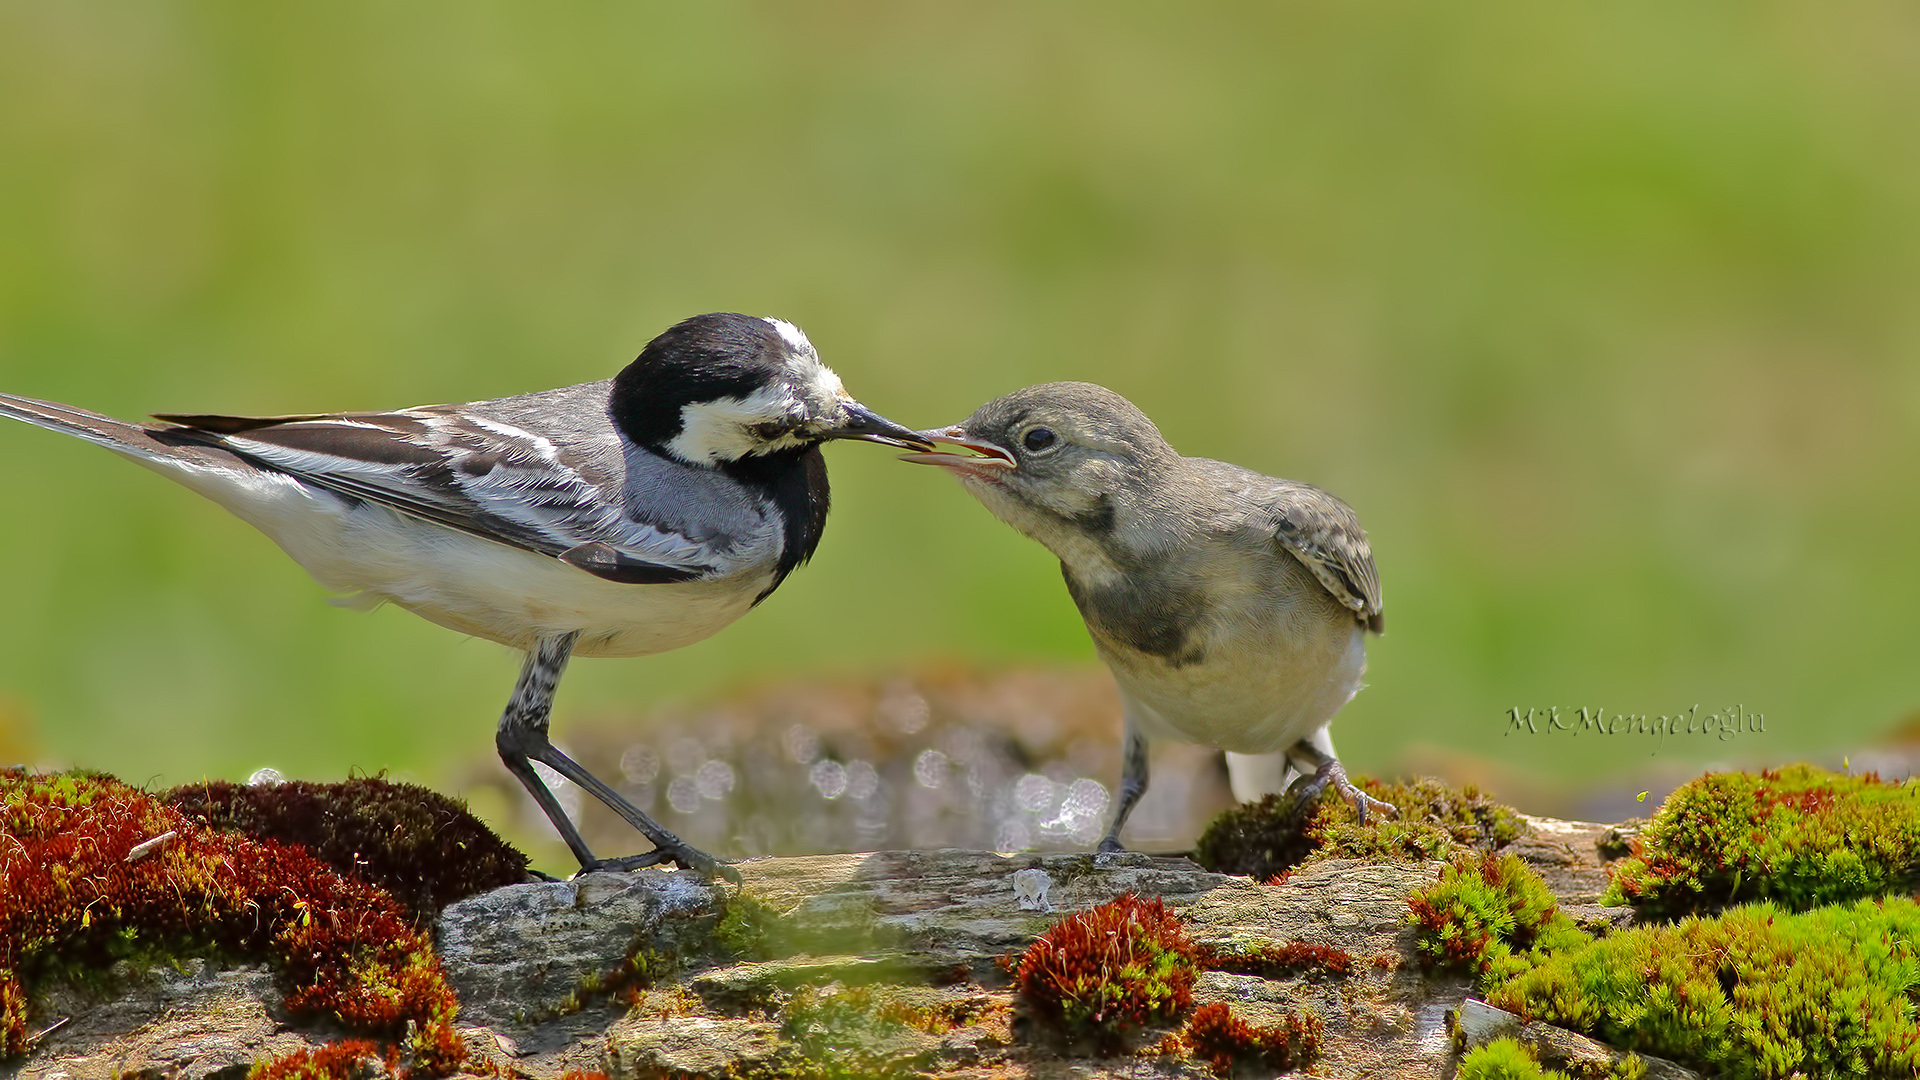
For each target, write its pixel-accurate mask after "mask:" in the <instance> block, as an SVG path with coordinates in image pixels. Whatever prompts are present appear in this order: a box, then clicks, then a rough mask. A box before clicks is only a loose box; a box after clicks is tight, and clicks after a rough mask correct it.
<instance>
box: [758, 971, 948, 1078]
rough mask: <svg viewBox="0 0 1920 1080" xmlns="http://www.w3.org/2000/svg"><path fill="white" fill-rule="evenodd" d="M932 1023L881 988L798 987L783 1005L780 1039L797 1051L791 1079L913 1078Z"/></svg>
mask: <svg viewBox="0 0 1920 1080" xmlns="http://www.w3.org/2000/svg"><path fill="white" fill-rule="evenodd" d="M937 1024H938V1021H937V1020H936V1018H934V1017H933V1016H932V1014H930V1013H929V1012H927V1010H924V1009H920V1008H916V1007H914V1006H912V1005H909V1004H907V1003H906V1002H904V1001H902V1000H900V999H899V998H898V997H896V996H894V995H893V994H892V993H890V992H889V991H888V990H886V989H885V988H881V987H872V986H856V987H830V988H826V989H816V988H813V987H802V988H800V989H798V990H796V991H794V993H793V996H792V998H791V999H789V1000H788V1002H787V1005H786V1008H785V1010H784V1011H783V1016H782V1020H781V1024H780V1034H781V1035H783V1036H785V1037H786V1038H787V1039H788V1040H790V1041H791V1042H792V1043H793V1044H794V1046H795V1047H796V1048H797V1049H798V1050H799V1052H800V1054H801V1058H802V1060H801V1061H799V1062H796V1063H792V1064H791V1065H790V1071H789V1072H788V1073H787V1075H791V1076H793V1077H795V1078H796V1080H894V1078H896V1077H907V1076H913V1075H916V1074H917V1073H918V1072H919V1071H920V1070H922V1069H923V1068H924V1067H926V1065H927V1064H928V1063H929V1059H930V1057H931V1053H932V1049H933V1047H932V1045H931V1044H930V1043H929V1042H928V1040H927V1039H925V1038H924V1037H922V1036H921V1033H923V1032H926V1031H928V1030H930V1029H932V1028H933V1027H935V1026H936V1025H937Z"/></svg>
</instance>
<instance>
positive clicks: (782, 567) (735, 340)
mask: <svg viewBox="0 0 1920 1080" xmlns="http://www.w3.org/2000/svg"><path fill="white" fill-rule="evenodd" d="M608 410H609V412H610V414H611V415H612V417H613V422H614V423H615V424H616V425H618V427H619V428H620V430H621V431H622V432H623V433H624V434H625V435H626V436H627V438H629V439H631V440H633V441H634V442H635V443H636V444H638V445H640V446H643V447H645V448H647V449H648V450H651V451H653V452H655V453H657V454H660V455H662V456H664V457H667V458H671V459H673V460H675V461H679V462H681V463H683V464H686V465H691V466H695V467H700V468H710V469H717V470H719V471H720V472H723V473H726V474H727V475H728V476H730V477H732V478H733V479H735V480H737V481H739V482H740V483H741V484H743V485H745V486H746V487H748V488H749V489H751V490H754V491H756V492H759V493H760V494H761V495H762V496H764V497H765V498H766V499H768V500H769V501H770V502H771V503H772V504H773V506H774V507H775V508H776V509H777V511H778V512H779V514H780V515H781V517H782V519H783V522H784V534H785V535H784V543H783V545H782V548H781V554H780V561H779V563H778V565H777V566H776V567H775V568H774V576H773V583H772V584H770V585H768V586H767V588H766V590H765V591H764V592H762V593H761V594H760V595H759V597H758V598H756V599H755V600H754V603H756V604H757V603H759V602H760V601H761V600H764V599H766V597H767V596H768V595H770V594H771V593H772V592H773V590H774V589H776V588H778V587H779V585H780V582H781V581H783V580H785V578H786V576H787V574H788V573H789V572H791V571H792V570H793V569H794V567H796V566H799V565H800V564H801V563H803V562H806V561H807V560H808V559H810V558H812V557H813V551H814V548H816V547H818V546H819V544H820V536H821V534H822V533H823V532H824V531H825V530H826V526H827V507H828V505H829V501H830V490H829V488H828V486H827V463H826V459H825V458H824V457H822V456H821V453H820V444H821V443H823V442H826V441H828V440H830V439H862V440H865V441H867V442H877V443H884V444H887V445H889V446H902V447H906V448H908V449H912V450H931V449H933V446H932V444H931V443H929V442H927V440H926V438H925V437H924V436H922V435H921V434H920V433H919V432H917V431H914V430H912V429H911V428H906V427H902V426H901V425H899V424H896V423H894V422H893V421H891V420H889V419H887V418H886V417H884V416H881V415H880V414H879V413H876V412H874V411H873V410H872V409H869V408H867V407H866V406H865V405H862V404H860V403H859V402H858V401H855V400H854V399H853V397H852V395H850V394H848V393H847V391H846V388H845V387H843V386H842V385H840V376H838V375H835V374H834V373H833V369H832V368H829V367H827V366H826V365H825V364H822V363H821V362H820V356H819V354H818V353H816V352H815V351H814V349H813V343H812V342H810V341H808V340H807V335H805V334H803V333H801V332H800V328H799V327H797V326H795V325H793V324H792V323H790V322H783V321H781V320H779V319H756V318H754V317H752V316H750V315H736V314H732V313H729V312H720V313H716V314H712V315H695V316H693V317H692V318H690V319H685V320H682V321H681V322H679V323H676V324H674V325H673V326H671V327H668V328H667V330H666V331H665V332H664V333H662V334H661V335H660V336H659V337H656V338H654V339H653V340H652V341H649V342H648V343H647V347H646V348H644V349H642V350H641V351H640V356H639V358H638V359H636V360H634V362H633V363H631V364H628V365H627V366H626V368H625V369H624V370H622V371H621V372H620V374H619V375H617V376H615V377H614V380H613V394H612V398H611V400H610V402H609V404H608Z"/></svg>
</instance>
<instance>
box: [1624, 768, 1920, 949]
mask: <svg viewBox="0 0 1920 1080" xmlns="http://www.w3.org/2000/svg"><path fill="white" fill-rule="evenodd" d="M1916 880H1920V782H1915V781H1909V782H1907V783H1904V784H1894V783H1885V782H1882V781H1881V780H1880V778H1879V777H1878V776H1875V775H1873V774H1867V775H1864V776H1848V775H1844V774H1840V773H1831V772H1826V771H1825V770H1822V769H1817V768H1814V767H1813V766H1810V765H1795V766H1791V767H1788V768H1785V769H1781V770H1779V771H1777V772H1763V773H1760V774H1759V775H1757V776H1755V775H1749V774H1745V773H1716V774H1709V775H1707V776H1703V777H1701V778H1700V779H1698V780H1694V781H1692V782H1691V783H1688V784H1686V785H1685V786H1683V787H1681V788H1680V789H1679V790H1677V791H1675V792H1674V793H1673V795H1672V796H1670V797H1669V798H1668V799H1667V801H1666V803H1665V805H1663V806H1661V808H1660V810H1659V812H1658V813H1657V814H1655V815H1654V818H1653V821H1652V822H1650V823H1649V824H1648V825H1647V827H1646V829H1645V830H1644V831H1642V832H1641V834H1640V836H1639V839H1638V840H1636V841H1635V842H1634V844H1633V855H1632V856H1631V857H1630V858H1627V859H1624V860H1622V861H1621V862H1620V863H1619V864H1618V865H1617V866H1615V867H1614V870H1613V883H1612V884H1611V885H1610V886H1609V887H1608V889H1607V893H1606V895H1605V897H1603V900H1604V902H1606V903H1612V904H1621V903H1631V904H1633V905H1634V906H1635V907H1636V908H1638V909H1640V910H1642V911H1645V912H1648V913H1651V914H1658V915H1662V916H1678V915H1684V914H1689V913H1694V912H1699V911H1703V910H1710V909H1712V908H1716V907H1721V906H1724V905H1726V904H1729V903H1735V902H1740V901H1748V900H1763V899H1764V900H1772V901H1775V902H1776V903H1779V904H1780V905H1782V906H1784V907H1789V908H1793V909H1796V910H1805V909H1807V908H1810V907H1813V906H1815V905H1818V904H1827V903H1834V902H1836V901H1844V900H1852V899H1857V898H1860V897H1867V896H1879V895H1882V894H1885V893H1889V892H1892V891H1896V890H1899V889H1908V890H1910V889H1911V888H1912V887H1913V885H1914V883H1915V881H1916Z"/></svg>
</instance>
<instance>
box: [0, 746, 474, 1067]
mask: <svg viewBox="0 0 1920 1080" xmlns="http://www.w3.org/2000/svg"><path fill="white" fill-rule="evenodd" d="M186 956H205V957H217V958H228V959H265V960H269V961H270V962H271V963H272V964H273V965H274V967H275V968H276V969H278V972H279V974H280V976H281V977H282V979H283V980H284V983H285V985H286V986H287V987H288V990H287V996H286V1004H287V1007H288V1008H289V1009H290V1010H292V1011H293V1012H294V1013H296V1014H299V1015H303V1016H310V1017H316V1018H324V1019H328V1020H332V1021H334V1022H337V1023H340V1024H343V1025H345V1026H346V1027H348V1028H350V1029H353V1030H356V1031H359V1032H364V1033H367V1034H371V1035H376V1036H380V1037H383V1038H386V1039H390V1040H397V1039H401V1038H402V1037H403V1036H404V1035H405V1033H406V1032H407V1031H408V1030H409V1029H411V1030H412V1031H413V1035H412V1036H411V1037H410V1038H409V1039H408V1041H407V1043H406V1046H405V1049H406V1052H407V1053H408V1055H409V1056H410V1058H411V1060H412V1063H413V1065H414V1066H415V1067H417V1068H421V1069H424V1070H425V1071H429V1072H439V1071H445V1070H449V1069H450V1068H452V1066H453V1065H454V1064H455V1063H457V1061H458V1059H459V1058H460V1057H463V1056H464V1048H463V1047H462V1046H461V1043H460V1040H459V1037H458V1035H457V1034H455V1033H454V1032H453V1030H452V1027H451V1024H452V1021H453V1017H454V1014H455V1012H456V1011H457V1009H458V1005H457V1003H456V1002H455V1000H454V996H453V992H452V990H451V988H449V987H448V985H447V983H446V979H445V977H444V975H443V974H442V972H441V969H440V962H439V960H438V959H437V958H436V957H435V956H434V955H433V950H432V946H431V944H430V942H429V940H428V938H427V937H426V935H424V934H422V933H421V932H420V931H418V930H415V929H414V928H413V926H412V925H410V922H409V920H408V918H407V913H406V912H405V911H404V910H403V909H402V908H401V907H400V905H399V904H397V903H396V902H395V901H394V900H393V899H392V898H391V897H390V896H388V895H387V894H386V893H384V892H382V891H380V890H379V889H377V888H375V887H374V886H372V885H369V884H367V883H365V882H362V881H358V880H355V879H353V878H349V877H345V876H342V875H341V874H339V873H337V872H335V871H334V870H333V869H332V868H331V867H328V866H327V865H326V864H324V863H322V862H321V861H320V860H318V859H316V858H315V857H314V856H313V855H311V854H309V853H308V852H306V851H305V850H304V849H301V848H298V847H294V846H290V845H287V844H282V843H279V842H276V841H272V840H256V839H253V838H251V837H247V836H243V835H240V834H238V833H231V832H217V831H213V830H209V829H205V828H202V827H200V826H198V825H196V824H194V823H193V822H192V821H191V820H189V819H188V818H187V817H186V815H184V814H182V813H181V812H180V811H178V810H176V809H174V808H172V807H170V806H167V805H166V804H165V803H163V802H161V801H160V800H158V799H156V798H153V797H152V796H149V795H147V794H145V793H143V792H141V791H138V790H136V789H134V788H131V787H129V786H127V785H126V784H123V783H121V782H120V781H118V780H115V779H113V778H111V777H108V776H102V775H89V774H83V773H59V774H37V775H36V774H29V773H27V772H25V771H24V770H20V769H9V770H4V771H0V1056H4V1055H13V1054H19V1053H22V1052H24V1051H25V1049H26V1008H25V999H26V993H25V990H26V988H27V987H28V986H31V985H32V984H33V983H35V982H37V981H39V980H41V979H44V978H47V977H49V976H53V975H56V974H59V975H67V976H77V977H86V976H88V975H90V974H91V975H97V974H98V973H101V972H104V971H106V970H107V969H108V968H109V967H111V965H112V964H113V963H114V962H115V961H118V960H122V959H129V958H142V957H146V958H153V959H164V958H176V957H186Z"/></svg>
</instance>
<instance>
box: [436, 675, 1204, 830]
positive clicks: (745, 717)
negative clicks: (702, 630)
mask: <svg viewBox="0 0 1920 1080" xmlns="http://www.w3.org/2000/svg"><path fill="white" fill-rule="evenodd" d="M560 724H561V727H562V733H563V734H564V735H565V736H566V739H567V742H568V745H569V747H570V748H571V749H570V752H572V753H574V754H576V756H577V757H578V759H579V760H580V761H581V763H582V764H584V765H586V766H587V767H588V768H589V769H592V770H593V771H594V772H595V773H596V774H597V775H602V776H618V777H620V778H621V779H622V780H623V781H624V782H623V783H622V784H621V785H620V787H621V793H622V794H623V795H625V796H627V797H628V798H629V799H631V800H632V801H633V802H634V804H635V805H637V806H639V807H640V808H641V809H642V810H645V811H646V812H647V813H649V814H654V815H656V816H660V817H662V818H663V819H664V820H663V823H665V824H667V825H668V827H669V828H671V829H673V830H674V831H675V832H677V833H679V834H680V835H681V836H682V837H683V838H685V839H686V840H687V841H689V842H690V843H693V844H694V845H696V846H698V847H702V848H705V849H707V850H710V851H713V852H715V853H716V854H721V855H724V856H728V857H736V858H737V857H744V856H751V855H765V854H778V855H796V854H810V853H821V852H833V851H866V850H875V849H893V848H919V849H932V848H941V847H969V848H993V849H996V850H1002V851H1015V850H1081V851H1084V850H1088V849H1090V848H1091V847H1092V846H1093V844H1094V843H1096V842H1097V841H1098V840H1099V838H1100V836H1101V833H1102V832H1103V831H1104V829H1105V826H1106V819H1107V814H1108V811H1109V807H1110V805H1111V794H1110V786H1111V785H1112V784H1114V783H1116V782H1117V781H1118V778H1119V769H1120V761H1119V741H1120V739H1119V730H1120V721H1119V704H1118V701H1117V699H1116V697H1115V694H1114V691H1113V687H1112V683H1111V682H1110V680H1109V677H1108V676H1107V674H1106V673H1105V672H1104V671H1102V670H1098V669H1090V670H1078V669H1076V670H1068V671H1016V672H1001V673H992V674H983V673H975V672H968V671H963V670H957V669H940V670H930V671H921V672H916V673H914V674H912V675H906V676H895V677H891V678H885V679H874V680H869V681H864V682H862V681H835V682H804V683H802V682H796V683H789V684H784V685H774V686H768V687H765V688H762V689H759V690H755V691H749V692H747V693H744V694H741V695H739V696H736V697H733V698H729V699H726V700H724V701H718V702H713V703H710V704H707V705H703V706H698V707H687V706H675V707H667V708H661V709H658V710H655V711H653V712H652V713H650V714H648V715H643V716H638V717H631V718H623V717H612V716H603V717H578V716H575V717H563V718H562V720H561V722H560ZM494 772H497V769H496V770H492V771H488V770H483V769H481V768H480V767H478V765H476V768H475V771H474V772H473V774H472V776H473V778H474V780H475V781H478V782H483V783H489V784H498V786H499V787H500V789H501V790H502V791H503V792H506V793H509V794H511V793H512V792H513V790H514V788H512V787H509V785H508V782H506V781H505V780H504V778H500V779H496V778H495V776H494V775H492V773H494ZM569 787H570V785H569ZM557 790H560V789H557ZM562 798H563V799H564V800H566V801H567V802H568V804H569V810H573V809H574V808H575V807H576V806H579V805H580V803H582V802H584V803H585V804H586V805H585V806H584V807H583V808H582V810H581V811H580V813H582V814H583V816H581V817H578V818H577V820H580V822H581V827H582V831H583V832H584V833H585V834H586V836H587V840H588V843H589V844H591V845H592V846H593V847H594V849H595V850H596V851H604V852H607V853H614V852H626V851H632V850H638V849H639V848H640V846H641V845H640V843H639V842H638V841H637V839H636V838H635V837H634V835H633V834H632V832H631V831H630V830H628V829H627V828H626V826H625V825H624V824H622V823H620V822H619V821H618V820H617V819H615V818H614V817H613V816H612V815H611V814H610V813H607V812H605V811H604V810H603V809H602V808H601V807H599V806H598V804H596V803H594V802H593V800H591V799H588V800H580V798H579V792H578V791H575V790H566V791H565V793H564V794H562ZM1229 801H1230V797H1229V796H1228V794H1227V789H1226V782H1225V773H1224V770H1223V769H1222V768H1221V766H1220V764H1219V759H1218V755H1217V754H1213V753H1211V752H1209V751H1206V750H1204V749H1202V748H1199V747H1186V746H1177V745H1171V744H1170V745H1166V746H1162V747H1156V748H1155V752H1154V760H1153V787H1152V789H1151V790H1150V791H1149V792H1148V795H1147V797H1146V799H1145V800H1143V801H1142V803H1141V805H1140V807H1139V808H1138V809H1137V810H1136V811H1135V813H1134V816H1133V818H1132V820H1131V822H1130V823H1129V828H1128V838H1129V842H1130V843H1131V844H1132V845H1133V846H1135V847H1139V848H1143V849H1146V850H1182V849H1185V848H1187V847H1190V846H1191V845H1192V843H1193V840H1194V838H1195V837H1196V836H1197V835H1198V833H1199V830H1200V828H1201V826H1202V825H1203V824H1204V823H1205V821H1206V819H1207V818H1208V817H1210V816H1212V815H1213V814H1214V813H1217V812H1218V811H1219V810H1220V809H1222V808H1224V807H1225V806H1227V805H1228V803H1229ZM526 806H527V808H528V809H527V811H526V813H527V820H528V822H529V823H530V824H531V823H536V822H538V821H540V820H541V819H540V816H539V814H538V811H537V810H533V809H531V803H530V802H527V803H526Z"/></svg>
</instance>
